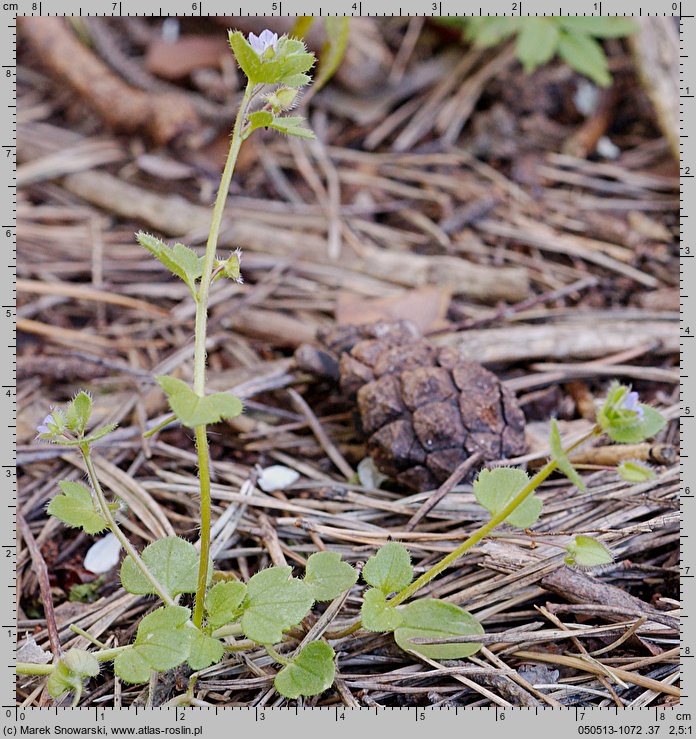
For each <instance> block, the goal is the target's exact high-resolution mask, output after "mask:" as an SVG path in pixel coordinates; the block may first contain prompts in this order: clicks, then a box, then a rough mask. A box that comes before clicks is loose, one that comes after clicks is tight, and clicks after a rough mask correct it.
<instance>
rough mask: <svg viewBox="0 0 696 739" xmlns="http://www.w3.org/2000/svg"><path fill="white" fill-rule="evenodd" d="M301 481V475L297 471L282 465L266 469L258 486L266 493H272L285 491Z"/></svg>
mask: <svg viewBox="0 0 696 739" xmlns="http://www.w3.org/2000/svg"><path fill="white" fill-rule="evenodd" d="M299 479H300V473H299V472H298V471H297V470H293V469H290V467H284V466H283V465H282V464H274V465H271V466H270V467H266V468H265V469H264V470H263V472H262V473H261V476H260V477H259V480H258V484H259V487H260V488H261V490H263V491H264V492H265V493H272V492H273V491H274V490H285V488H289V487H290V485H292V484H293V483H295V482H297V481H298V480H299Z"/></svg>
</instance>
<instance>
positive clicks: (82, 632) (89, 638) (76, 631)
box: [69, 624, 108, 649]
mask: <svg viewBox="0 0 696 739" xmlns="http://www.w3.org/2000/svg"><path fill="white" fill-rule="evenodd" d="M69 628H70V631H72V632H73V634H77V635H78V636H81V637H83V638H84V639H87V641H88V642H90V643H91V644H93V645H94V646H95V647H97V649H108V647H107V646H106V644H104V642H100V641H99V639H95V638H94V637H93V636H92V635H91V634H90V633H89V632H87V631H85V630H84V629H81V628H80V627H79V626H75V624H70V627H69Z"/></svg>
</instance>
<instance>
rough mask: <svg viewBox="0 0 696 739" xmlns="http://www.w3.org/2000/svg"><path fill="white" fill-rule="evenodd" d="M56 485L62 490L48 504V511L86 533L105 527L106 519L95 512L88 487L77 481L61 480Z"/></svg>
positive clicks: (98, 530) (93, 532)
mask: <svg viewBox="0 0 696 739" xmlns="http://www.w3.org/2000/svg"><path fill="white" fill-rule="evenodd" d="M58 486H59V487H60V489H61V490H62V491H63V494H62V495H56V497H55V498H53V500H52V501H51V502H50V503H49V504H48V513H49V515H51V516H54V517H55V518H57V519H58V520H60V521H62V522H63V523H64V524H66V525H67V526H72V527H74V528H80V529H83V530H84V532H85V533H86V534H98V533H99V532H100V531H104V529H105V528H106V527H107V523H106V521H105V520H104V519H103V518H102V516H101V515H100V514H99V513H97V511H96V510H95V507H94V501H93V499H92V493H91V492H90V490H89V488H87V487H86V486H85V485H83V484H82V483H79V482H70V481H69V480H61V481H60V482H59V483H58Z"/></svg>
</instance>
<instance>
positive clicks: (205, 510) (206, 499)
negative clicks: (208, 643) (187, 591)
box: [193, 426, 210, 629]
mask: <svg viewBox="0 0 696 739" xmlns="http://www.w3.org/2000/svg"><path fill="white" fill-rule="evenodd" d="M196 449H197V451H198V478H199V481H200V491H201V551H200V559H199V562H198V582H197V584H196V602H195V605H194V609H193V625H194V626H195V627H196V628H198V629H200V628H201V626H202V625H203V604H204V601H205V591H206V588H207V587H208V567H209V560H210V450H209V448H208V434H207V431H206V427H205V426H196Z"/></svg>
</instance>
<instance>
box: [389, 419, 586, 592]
mask: <svg viewBox="0 0 696 739" xmlns="http://www.w3.org/2000/svg"><path fill="white" fill-rule="evenodd" d="M596 433H597V427H595V428H593V429H592V431H590V432H589V433H588V434H586V435H585V436H583V437H582V438H581V439H580V440H578V441H577V442H575V444H572V445H571V446H570V447H569V448H568V449H566V450H565V451H566V453H569V452H572V451H573V450H574V449H576V448H577V447H579V446H580V445H581V444H583V443H584V442H586V441H587V440H588V439H590V438H591V437H592V436H594V435H595V434H596ZM557 467H558V464H557V463H556V461H555V460H554V459H551V460H549V461H548V462H547V463H546V464H545V465H544V466H543V467H542V468H541V469H540V470H539V472H537V473H536V475H534V477H532V479H531V480H529V482H528V483H527V484H526V485H525V486H524V487H523V488H522V490H520V492H519V493H517V495H516V496H515V497H514V498H513V499H512V500H511V501H510V502H509V503H508V504H507V505H506V506H505V508H503V509H502V510H501V511H499V512H498V513H496V515H495V516H493V518H491V520H490V521H488V523H486V524H484V525H483V526H481V527H480V528H479V529H477V530H476V531H475V532H474V533H473V534H472V535H471V536H470V537H469V538H468V539H466V541H464V542H462V543H461V544H460V545H459V546H458V547H457V548H456V549H455V550H454V551H452V552H450V553H449V554H448V555H447V556H446V557H443V558H442V559H441V560H440V561H439V562H438V563H437V564H436V565H434V566H433V567H431V568H430V569H429V570H428V571H427V572H424V573H423V574H422V575H421V576H420V577H419V578H417V579H416V580H414V581H413V582H412V583H411V584H410V585H408V586H407V587H405V588H404V589H403V590H402V591H401V592H399V593H397V594H396V595H395V596H394V597H393V598H392V599H391V600H390V601H389V605H390V606H398V605H399V604H400V603H403V602H404V601H405V600H408V599H409V598H410V597H411V596H412V595H414V594H415V593H417V592H418V591H419V590H420V589H421V588H423V587H425V586H426V585H427V584H428V583H429V582H430V581H431V580H432V579H433V578H435V577H437V576H438V575H439V574H440V573H441V572H443V571H444V570H446V569H447V568H448V567H449V566H450V565H452V564H454V563H455V562H456V561H457V560H458V559H459V558H460V557H461V556H462V555H463V554H464V553H465V552H467V551H469V549H471V548H472V547H474V546H475V545H476V544H478V543H479V542H480V541H481V539H484V538H485V537H486V536H488V534H490V532H491V531H493V529H494V528H496V526H499V525H500V524H501V523H503V521H505V519H506V518H507V517H508V516H509V515H510V514H511V513H512V512H513V511H514V510H516V509H517V508H518V507H519V506H520V505H522V503H524V501H525V500H526V498H528V497H529V496H530V495H531V494H532V493H533V492H534V491H535V490H536V489H537V488H538V487H539V485H541V483H542V482H544V480H546V478H547V477H549V476H550V475H551V473H552V472H553V471H554V470H555V469H556V468H557Z"/></svg>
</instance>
